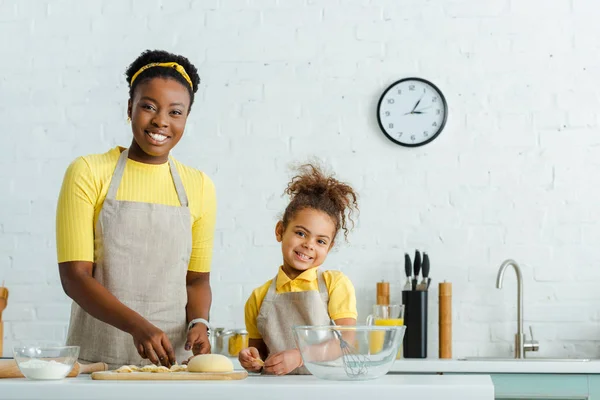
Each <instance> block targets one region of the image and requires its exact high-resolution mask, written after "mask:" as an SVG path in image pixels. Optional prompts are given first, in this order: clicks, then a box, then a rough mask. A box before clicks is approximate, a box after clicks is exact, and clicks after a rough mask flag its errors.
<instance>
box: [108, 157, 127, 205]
mask: <svg viewBox="0 0 600 400" xmlns="http://www.w3.org/2000/svg"><path fill="white" fill-rule="evenodd" d="M128 154H129V149H126V150H125V151H123V152H122V153H121V155H120V156H119V161H118V162H117V166H116V168H115V172H113V176H112V178H111V180H110V185H109V186H108V193H106V198H107V199H108V200H114V199H115V197H116V196H117V190H119V185H120V184H121V179H122V178H123V171H125V164H127V156H128Z"/></svg>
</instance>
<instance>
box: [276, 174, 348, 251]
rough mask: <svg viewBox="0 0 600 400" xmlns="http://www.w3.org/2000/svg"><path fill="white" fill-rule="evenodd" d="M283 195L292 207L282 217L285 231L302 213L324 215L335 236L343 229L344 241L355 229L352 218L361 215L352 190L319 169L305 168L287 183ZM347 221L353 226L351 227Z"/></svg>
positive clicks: (288, 207)
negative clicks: (357, 214)
mask: <svg viewBox="0 0 600 400" xmlns="http://www.w3.org/2000/svg"><path fill="white" fill-rule="evenodd" d="M284 194H287V195H289V196H290V203H289V204H288V206H287V207H286V208H285V212H284V213H283V218H282V223H283V228H284V229H285V228H287V225H288V223H289V222H290V221H291V220H292V219H293V218H294V217H295V216H296V214H297V213H298V212H299V211H300V210H303V209H306V208H311V209H314V210H319V211H323V212H324V213H326V214H327V215H329V216H330V217H331V219H332V220H333V222H334V224H335V234H334V237H335V236H336V235H337V233H338V231H339V230H340V229H342V230H343V231H344V238H345V239H346V240H348V233H349V232H350V230H351V229H352V228H353V227H354V220H353V219H352V215H353V213H354V212H357V211H358V204H357V202H356V199H357V194H356V192H355V191H354V189H352V187H351V186H350V185H348V184H346V183H343V182H340V181H338V180H337V179H335V178H334V177H333V175H329V176H327V175H325V174H324V173H323V171H322V170H321V168H320V167H319V166H316V165H313V164H303V165H301V166H300V167H298V174H297V175H296V176H294V177H293V178H292V180H291V181H290V182H289V183H288V185H287V188H286V189H285V191H284ZM348 221H349V222H351V223H352V226H351V227H348Z"/></svg>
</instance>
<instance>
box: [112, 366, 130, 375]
mask: <svg viewBox="0 0 600 400" xmlns="http://www.w3.org/2000/svg"><path fill="white" fill-rule="evenodd" d="M115 372H117V373H119V374H129V373H131V372H133V369H131V367H130V366H129V365H123V366H122V367H121V368H119V369H116V370H115Z"/></svg>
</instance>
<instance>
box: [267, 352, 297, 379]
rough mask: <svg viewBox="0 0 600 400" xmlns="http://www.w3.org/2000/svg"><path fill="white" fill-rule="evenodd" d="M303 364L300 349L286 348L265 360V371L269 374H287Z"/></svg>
mask: <svg viewBox="0 0 600 400" xmlns="http://www.w3.org/2000/svg"><path fill="white" fill-rule="evenodd" d="M302 365H303V362H302V356H301V355H300V350H298V349H292V350H285V351H282V352H280V353H277V354H273V355H272V356H269V358H267V359H266V360H265V367H264V371H265V372H266V373H269V374H275V375H285V374H289V373H290V372H292V371H293V370H295V369H296V368H298V367H301V366H302Z"/></svg>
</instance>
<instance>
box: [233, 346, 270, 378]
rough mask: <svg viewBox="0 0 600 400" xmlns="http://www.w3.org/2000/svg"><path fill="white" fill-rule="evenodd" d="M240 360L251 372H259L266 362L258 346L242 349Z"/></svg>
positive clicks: (239, 355)
mask: <svg viewBox="0 0 600 400" xmlns="http://www.w3.org/2000/svg"><path fill="white" fill-rule="evenodd" d="M238 360H239V361H240V364H241V365H242V367H244V369H245V370H246V371H249V372H259V371H260V370H261V368H262V367H263V364H264V363H263V362H262V360H261V359H260V354H259V353H258V349H257V348H256V347H247V348H245V349H243V350H242V351H240V354H238Z"/></svg>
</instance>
